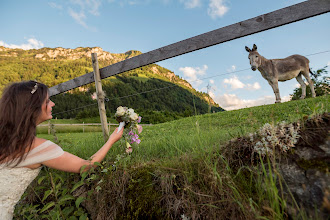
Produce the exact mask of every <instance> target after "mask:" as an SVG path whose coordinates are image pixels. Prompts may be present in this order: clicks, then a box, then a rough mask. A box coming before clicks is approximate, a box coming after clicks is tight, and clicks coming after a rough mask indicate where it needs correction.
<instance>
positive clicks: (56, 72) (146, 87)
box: [0, 46, 223, 118]
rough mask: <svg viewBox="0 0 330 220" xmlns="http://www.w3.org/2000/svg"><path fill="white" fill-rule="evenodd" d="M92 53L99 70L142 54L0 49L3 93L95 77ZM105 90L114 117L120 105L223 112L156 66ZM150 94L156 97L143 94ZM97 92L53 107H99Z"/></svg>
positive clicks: (62, 99)
mask: <svg viewBox="0 0 330 220" xmlns="http://www.w3.org/2000/svg"><path fill="white" fill-rule="evenodd" d="M91 53H97V57H98V62H99V67H100V68H102V67H105V66H108V65H111V64H114V63H117V62H120V61H122V60H125V59H129V58H131V57H134V56H137V55H139V54H141V52H139V51H136V50H130V51H127V52H126V53H110V52H107V51H103V49H102V48H100V47H85V48H84V47H78V48H76V49H65V48H61V47H57V48H41V49H32V50H22V49H10V48H6V47H2V46H0V79H1V81H0V89H1V91H2V89H3V88H4V86H5V85H6V84H8V83H10V82H15V81H22V80H31V79H32V80H38V81H40V82H43V83H45V84H46V85H47V86H49V87H52V86H54V85H57V84H59V83H62V82H65V81H68V80H70V79H72V78H75V77H78V76H81V75H83V74H86V73H88V72H92V71H93V68H92V61H91ZM102 84H103V89H104V91H105V93H106V95H107V98H108V99H112V100H113V101H112V104H111V105H110V104H109V107H108V106H107V107H108V108H107V109H108V110H109V111H110V112H113V111H115V106H117V105H126V106H131V107H134V108H137V109H141V110H142V109H143V110H144V111H146V110H148V111H158V112H162V111H168V113H173V112H174V113H177V114H181V115H182V116H189V115H192V114H194V113H198V114H204V113H207V112H209V111H212V112H213V111H215V112H218V111H223V109H222V108H221V107H219V105H218V104H217V103H215V102H214V101H213V99H212V98H211V97H210V96H209V95H208V94H206V93H203V92H199V91H196V90H195V89H194V88H193V87H192V86H191V84H190V83H188V82H187V81H186V80H184V79H182V78H181V77H179V76H177V75H175V74H174V72H173V71H170V70H168V69H166V68H163V67H161V66H159V65H156V64H151V65H148V66H144V67H141V68H137V69H134V70H131V71H128V72H125V73H122V74H118V75H116V76H112V77H109V78H107V79H104V80H102ZM160 88H163V89H160ZM164 88H167V89H164ZM158 89H160V90H158ZM150 90H153V92H148V93H145V92H146V91H150ZM94 92H95V87H94V84H93V83H92V84H89V85H85V86H83V87H80V88H77V89H74V90H72V91H70V92H68V93H65V94H61V95H57V96H55V97H53V99H56V101H57V103H59V104H57V105H56V106H55V108H56V112H61V111H67V110H69V109H71V108H70V107H75V108H76V107H77V106H82V105H83V104H89V103H93V102H95V100H93V99H92V98H91V97H92V96H93V93H94ZM132 94H138V95H134V96H132ZM126 96H129V97H126ZM83 97H84V98H83ZM123 97H126V98H123ZM69 100H71V101H69ZM74 100H76V101H77V102H76V101H74ZM78 100H79V101H78ZM113 103H115V104H113ZM72 105H75V106H72ZM55 108H54V109H55ZM210 108H211V109H210ZM96 113H97V112H96ZM163 113H164V112H163ZM78 114H80V115H81V116H80V117H83V116H86V117H88V116H90V115H91V113H88V111H87V110H85V114H83V113H81V112H80V113H67V114H62V116H59V117H64V118H68V117H77V116H79V115H78ZM92 115H94V113H93V114H92Z"/></svg>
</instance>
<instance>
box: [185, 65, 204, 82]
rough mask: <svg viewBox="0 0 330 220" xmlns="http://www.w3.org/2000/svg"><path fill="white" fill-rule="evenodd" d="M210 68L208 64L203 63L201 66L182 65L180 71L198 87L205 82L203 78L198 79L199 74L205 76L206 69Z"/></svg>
mask: <svg viewBox="0 0 330 220" xmlns="http://www.w3.org/2000/svg"><path fill="white" fill-rule="evenodd" d="M207 69H208V66H207V65H203V67H202V68H200V67H189V66H187V67H180V68H179V71H181V72H182V73H183V75H184V76H185V78H186V79H187V81H188V82H189V83H190V84H192V85H193V86H194V87H198V86H199V85H200V84H202V83H203V81H202V80H200V79H198V76H203V75H205V74H206V70H207Z"/></svg>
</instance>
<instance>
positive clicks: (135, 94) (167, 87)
mask: <svg viewBox="0 0 330 220" xmlns="http://www.w3.org/2000/svg"><path fill="white" fill-rule="evenodd" d="M328 52H330V50H326V51H321V52H317V53H312V54H308V55H305V56H306V57H308V56H314V55H318V54H322V53H328ZM250 69H251V68H246V69H241V70H236V71H231V72H228V73H222V74H217V75H213V76H209V77H204V78H201V79H197V80H193V81H190V83H194V82H198V81H200V80H205V79H210V78H215V77H219V76H224V75H229V74H233V73H238V72H243V71H246V70H250ZM176 86H180V85H177V84H174V85H171V86H165V87H162V88H157V89H152V90H148V91H144V92H139V93H134V94H131V95H126V96H120V97H114V98H107V97H106V98H105V99H104V100H105V101H106V102H109V101H110V100H115V99H123V98H129V97H132V96H137V95H141V94H146V93H150V92H155V91H159V90H163V89H169V88H173V87H176ZM97 104H98V103H97V102H96V103H93V104H89V105H85V106H81V107H78V108H74V109H69V110H67V111H62V112H58V113H54V114H53V115H58V114H63V113H67V112H71V111H75V110H78V109H82V108H86V107H89V106H93V105H97Z"/></svg>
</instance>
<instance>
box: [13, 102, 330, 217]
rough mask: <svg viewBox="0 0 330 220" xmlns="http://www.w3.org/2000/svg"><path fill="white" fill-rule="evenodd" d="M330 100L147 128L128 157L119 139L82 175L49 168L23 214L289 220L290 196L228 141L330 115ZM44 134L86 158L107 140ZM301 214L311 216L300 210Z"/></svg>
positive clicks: (32, 190)
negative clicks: (233, 161) (234, 156)
mask: <svg viewBox="0 0 330 220" xmlns="http://www.w3.org/2000/svg"><path fill="white" fill-rule="evenodd" d="M329 99H330V97H329V95H327V96H322V97H317V98H310V99H305V100H298V101H290V102H286V103H281V104H272V105H264V106H258V107H251V108H245V109H240V110H234V111H225V112H219V113H210V114H205V115H196V116H192V117H188V118H183V119H180V120H176V121H171V122H166V123H162V124H156V125H152V126H144V128H143V132H142V133H141V135H140V137H141V140H142V141H141V143H140V144H139V145H138V146H136V147H134V149H133V152H132V154H131V155H125V153H124V152H125V148H124V147H123V144H124V143H122V142H118V143H116V144H115V145H114V146H113V147H112V149H111V150H110V151H109V153H108V156H107V158H106V159H105V161H104V162H102V163H101V164H98V167H97V168H96V170H95V172H89V173H82V174H81V175H78V174H68V173H64V172H60V171H55V170H52V169H48V168H47V169H43V170H42V172H41V173H40V174H39V177H37V178H36V180H35V181H34V182H33V184H32V186H31V187H30V188H29V189H28V190H27V192H26V193H25V194H24V195H23V197H22V199H21V203H20V205H18V206H17V208H16V211H15V213H16V216H17V218H19V216H24V217H23V219H286V218H287V213H286V211H285V206H286V201H285V200H284V199H283V198H281V197H280V196H279V195H278V194H279V193H278V189H277V186H276V184H275V183H274V182H276V177H273V175H270V176H267V175H266V172H264V173H262V174H258V175H252V174H251V173H250V172H242V170H238V171H237V170H234V169H232V168H231V167H230V166H229V165H228V164H229V163H228V159H227V158H226V157H225V156H224V154H223V152H224V151H225V150H226V149H225V147H226V144H227V143H228V141H230V140H232V139H234V138H237V137H241V136H246V135H248V134H249V133H252V132H255V131H256V130H258V129H259V128H260V127H262V126H263V125H264V124H265V123H269V124H274V125H275V124H277V123H279V122H282V121H286V122H288V123H292V122H296V121H299V120H302V119H306V118H310V117H313V116H315V115H319V114H322V113H325V112H329V103H330V102H329V101H330V100H329ZM142 117H143V115H142ZM113 129H115V127H114V126H112V127H111V131H113ZM38 137H42V138H45V139H48V140H52V141H55V142H57V143H58V144H59V145H60V146H61V147H62V148H63V149H64V150H65V151H68V152H70V153H73V154H75V155H77V156H79V157H82V158H84V159H88V158H89V157H90V156H91V155H93V154H94V153H95V152H96V151H97V150H98V149H99V148H100V147H101V146H102V145H103V143H104V141H103V137H102V133H101V132H85V133H82V132H72V131H70V130H68V132H66V133H56V134H55V135H48V134H42V132H40V133H39V134H38ZM54 138H55V139H54ZM247 170H249V168H247ZM262 170H263V171H264V170H265V167H264V166H263V165H262ZM261 172H262V171H261ZM265 187H266V188H265ZM297 218H299V219H309V218H308V217H307V215H305V214H304V211H303V210H299V208H298V212H297Z"/></svg>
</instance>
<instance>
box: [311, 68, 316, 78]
mask: <svg viewBox="0 0 330 220" xmlns="http://www.w3.org/2000/svg"><path fill="white" fill-rule="evenodd" d="M309 72H310V74H312V76H314V77H316V75H315V74H314V73H313V72H312V70H311V69H310V68H309Z"/></svg>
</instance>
